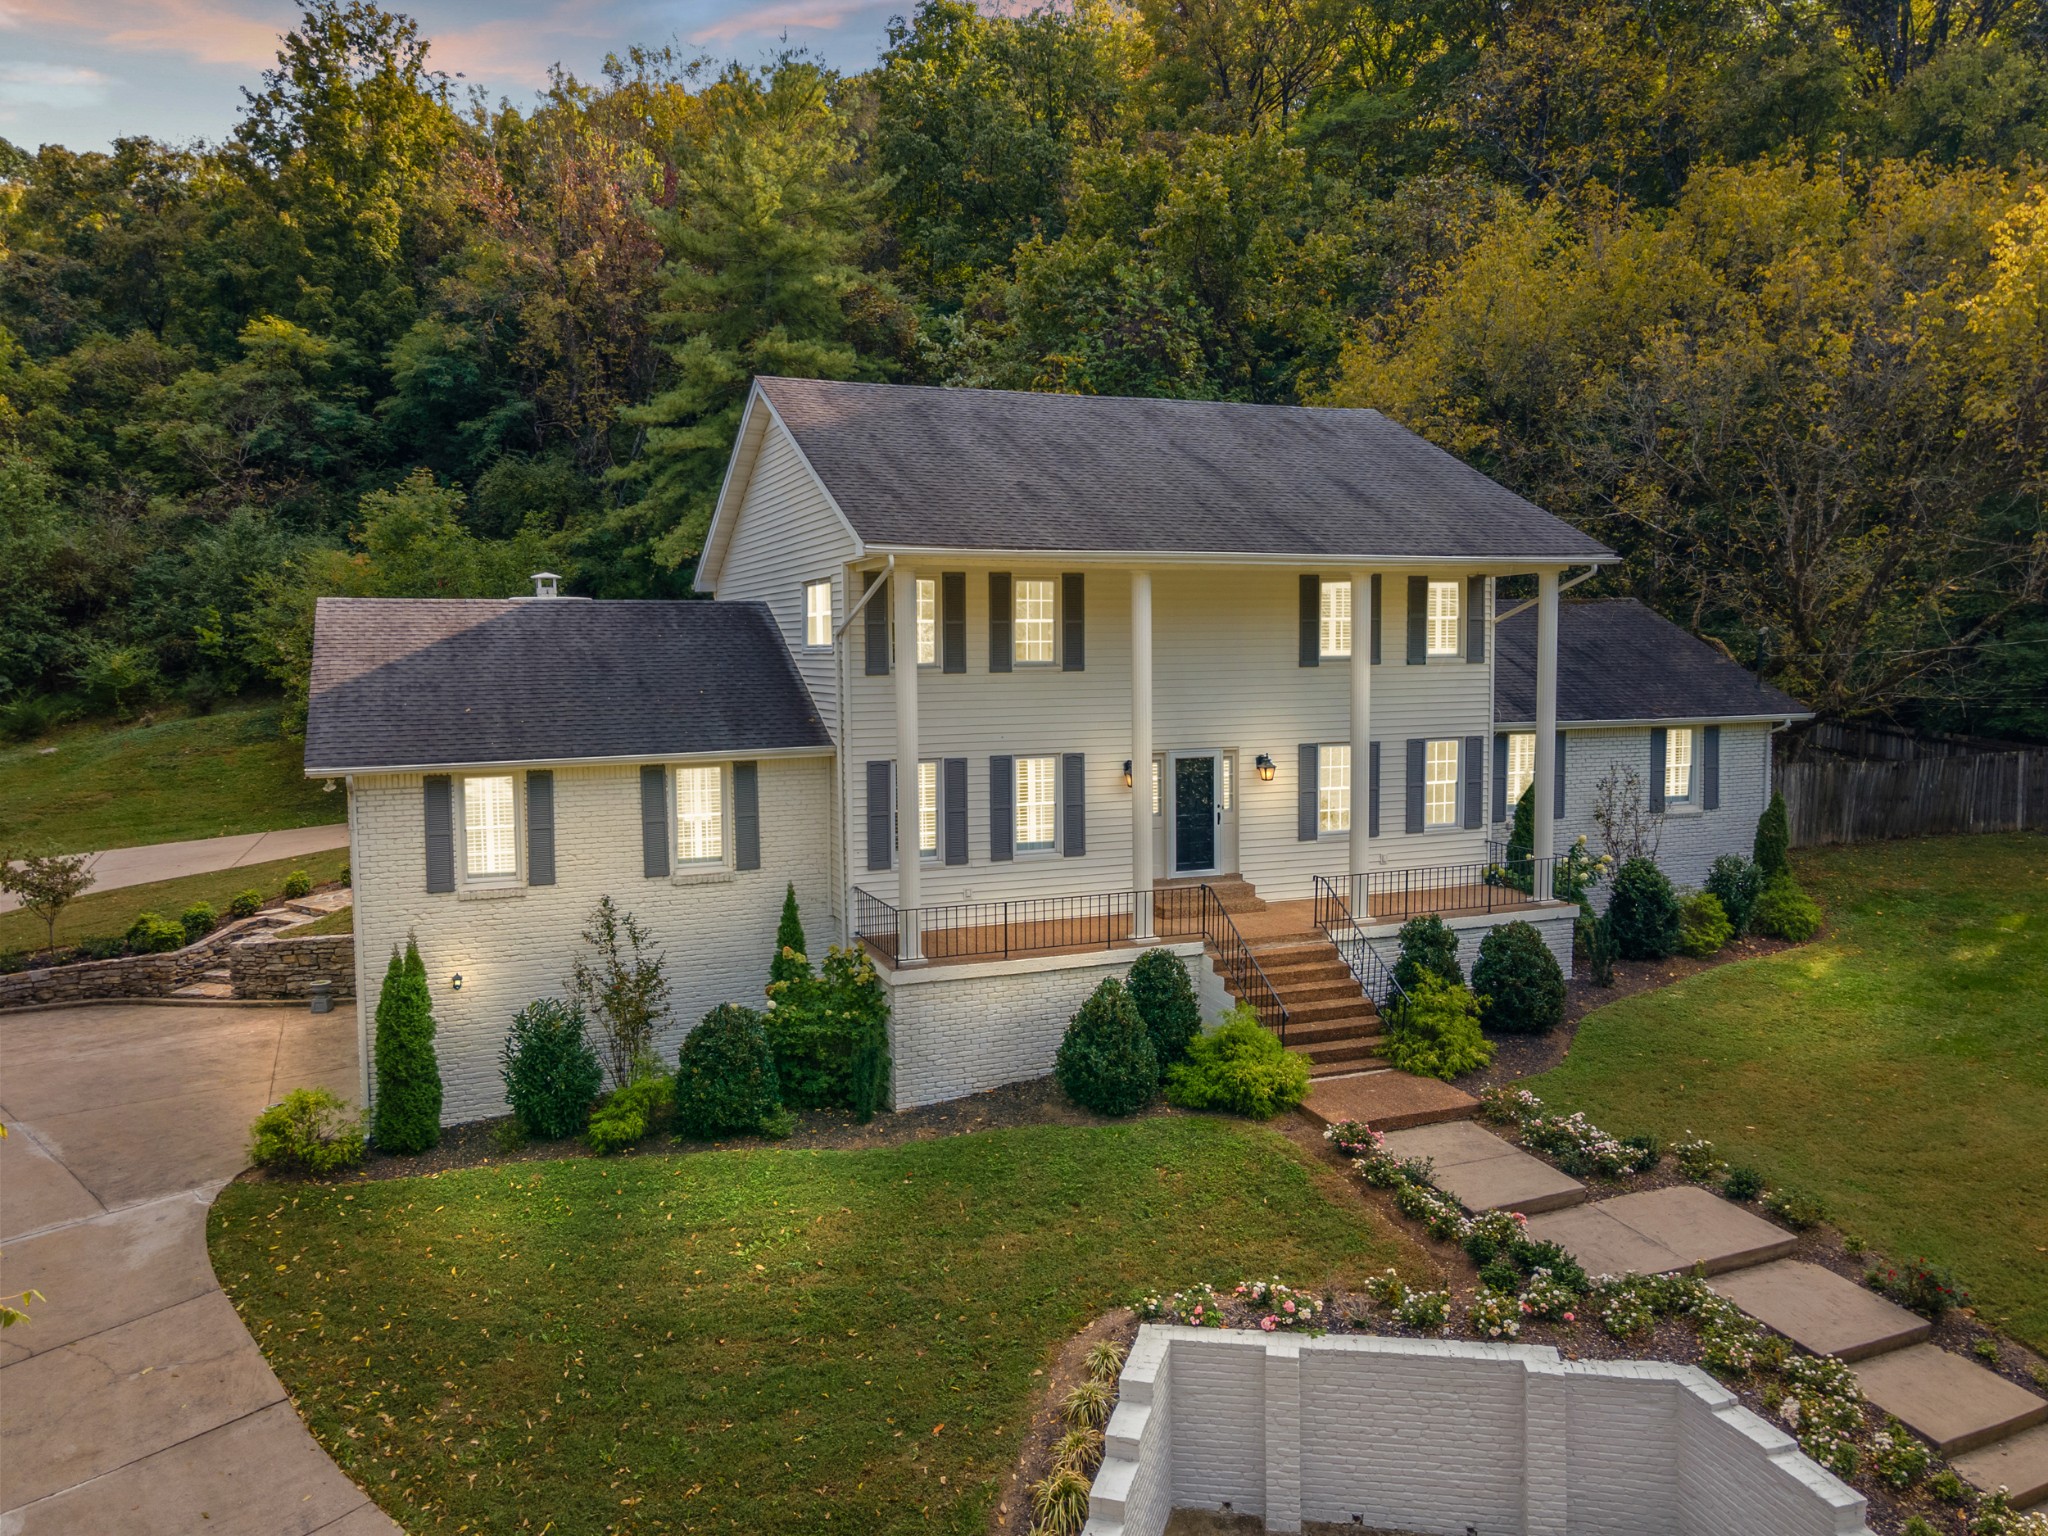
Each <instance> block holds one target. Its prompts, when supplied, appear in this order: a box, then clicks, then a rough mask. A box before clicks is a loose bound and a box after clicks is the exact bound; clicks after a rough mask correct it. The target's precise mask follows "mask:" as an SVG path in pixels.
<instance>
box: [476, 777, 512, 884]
mask: <svg viewBox="0 0 2048 1536" xmlns="http://www.w3.org/2000/svg"><path fill="white" fill-rule="evenodd" d="M512 790H513V785H512V775H511V774H509V773H502V774H492V775H491V776H490V777H488V778H473V779H464V780H463V781H462V837H463V860H464V862H463V866H462V870H463V874H464V875H465V876H467V877H468V878H469V879H471V880H506V879H511V878H512V877H514V876H516V875H517V874H518V873H519V836H518V830H517V826H518V813H517V811H516V810H515V809H514V806H515V803H516V797H515V796H514V795H513V792H512Z"/></svg>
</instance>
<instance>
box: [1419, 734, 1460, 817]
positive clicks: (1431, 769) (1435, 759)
mask: <svg viewBox="0 0 2048 1536" xmlns="http://www.w3.org/2000/svg"><path fill="white" fill-rule="evenodd" d="M1457 822H1458V744H1457V742H1456V741H1432V742H1430V743H1429V744H1428V746H1426V747H1425V748H1424V749H1423V759H1422V824H1423V825H1424V826H1425V827H1450V826H1456V825H1457Z"/></svg>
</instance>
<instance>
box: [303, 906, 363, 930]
mask: <svg viewBox="0 0 2048 1536" xmlns="http://www.w3.org/2000/svg"><path fill="white" fill-rule="evenodd" d="M355 931H356V909H355V908H354V907H353V906H346V907H343V908H342V909H341V910H340V911H339V912H330V913H328V914H327V915H326V916H325V917H316V918H314V919H313V921H312V922H310V923H307V924H305V925H304V926H303V927H299V928H294V929H293V930H292V934H293V936H294V937H298V938H310V937H312V936H313V935H314V934H317V933H354V932H355Z"/></svg>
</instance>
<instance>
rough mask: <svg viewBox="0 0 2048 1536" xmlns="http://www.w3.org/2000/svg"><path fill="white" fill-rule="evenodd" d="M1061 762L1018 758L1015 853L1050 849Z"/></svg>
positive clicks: (1049, 758)
mask: <svg viewBox="0 0 2048 1536" xmlns="http://www.w3.org/2000/svg"><path fill="white" fill-rule="evenodd" d="M1059 768H1060V760H1059V759H1058V758H1056V757H1020V758H1018V759H1017V851H1018V852H1019V853H1035V852H1044V851H1046V850H1049V849H1050V848H1051V847H1052V846H1053V841H1054V823H1055V817H1056V816H1057V814H1058V812H1057V806H1058V803H1059V776H1060V775H1059Z"/></svg>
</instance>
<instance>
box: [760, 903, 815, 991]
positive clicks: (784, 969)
mask: <svg viewBox="0 0 2048 1536" xmlns="http://www.w3.org/2000/svg"><path fill="white" fill-rule="evenodd" d="M810 953H811V952H810V951H809V950H808V949H806V948H805V947H804V920H803V918H802V917H801V916H799V915H798V913H797V909H796V882H795V881H791V882H790V885H789V889H788V890H786V891H784V892H783V895H782V921H781V922H779V923H777V924H776V925H775V958H774V959H772V960H770V961H769V962H768V980H769V982H770V983H771V984H772V983H774V982H778V981H797V980H801V979H802V978H803V977H806V976H808V975H810V974H811V962H810V958H809V957H810Z"/></svg>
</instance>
